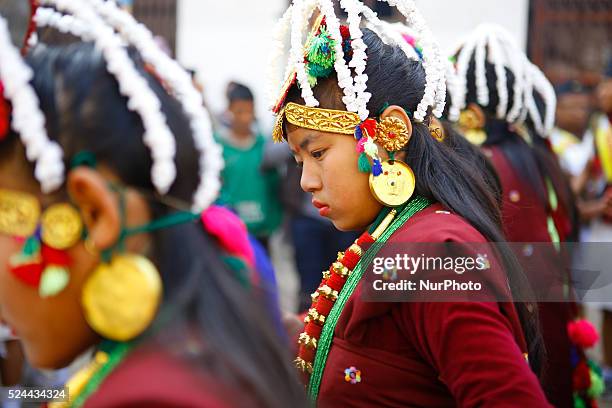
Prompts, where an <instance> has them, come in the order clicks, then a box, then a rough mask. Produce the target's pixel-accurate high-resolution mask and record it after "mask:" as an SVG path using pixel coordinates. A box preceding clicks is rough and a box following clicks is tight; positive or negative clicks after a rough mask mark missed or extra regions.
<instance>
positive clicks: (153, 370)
mask: <svg viewBox="0 0 612 408" xmlns="http://www.w3.org/2000/svg"><path fill="white" fill-rule="evenodd" d="M243 391H244V390H239V389H229V388H228V387H227V386H225V385H224V384H222V383H221V382H220V381H218V380H217V379H215V378H213V377H212V376H210V375H208V374H206V373H196V372H194V370H193V368H192V367H189V366H188V365H187V363H185V362H184V361H182V360H179V359H178V358H176V357H173V356H171V355H169V354H168V353H167V352H163V351H161V350H159V349H158V348H157V349H154V348H151V347H143V348H139V349H135V350H134V351H132V352H131V353H130V354H129V355H128V356H127V357H126V358H125V360H124V361H122V362H121V363H120V364H119V365H118V366H117V367H116V368H115V369H114V370H113V372H112V373H111V374H110V375H109V376H108V377H107V378H106V379H105V380H104V381H103V382H102V384H101V385H100V387H99V388H98V389H97V390H96V392H94V393H93V394H92V395H91V396H90V397H89V398H88V399H87V400H86V401H85V404H84V407H85V408H110V407H121V408H129V407H133V408H141V407H147V408H170V407H176V408H192V407H202V408H230V407H232V408H242V407H255V406H257V405H255V404H254V403H253V402H252V400H251V401H249V399H248V398H245V394H244V392H243Z"/></svg>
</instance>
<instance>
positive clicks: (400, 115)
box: [380, 105, 412, 142]
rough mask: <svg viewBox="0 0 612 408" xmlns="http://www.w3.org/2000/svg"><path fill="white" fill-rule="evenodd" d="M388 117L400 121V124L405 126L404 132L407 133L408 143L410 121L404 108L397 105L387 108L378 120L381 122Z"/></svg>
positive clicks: (410, 128)
mask: <svg viewBox="0 0 612 408" xmlns="http://www.w3.org/2000/svg"><path fill="white" fill-rule="evenodd" d="M388 117H394V118H397V119H400V120H401V121H402V122H404V124H406V130H407V132H408V142H409V141H410V138H411V137H412V121H411V120H410V118H409V117H408V114H407V113H406V111H405V110H404V108H402V107H401V106H398V105H391V106H388V107H387V108H386V109H385V110H384V111H383V113H382V114H381V115H380V120H383V119H385V118H388Z"/></svg>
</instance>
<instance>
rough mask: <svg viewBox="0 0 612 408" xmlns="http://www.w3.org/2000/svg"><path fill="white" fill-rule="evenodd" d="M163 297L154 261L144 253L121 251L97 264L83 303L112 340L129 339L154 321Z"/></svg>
mask: <svg viewBox="0 0 612 408" xmlns="http://www.w3.org/2000/svg"><path fill="white" fill-rule="evenodd" d="M161 297H162V281H161V278H160V276H159V272H158V271H157V268H156V267H155V265H153V263H152V262H151V261H149V260H148V259H147V258H145V257H143V256H140V255H134V254H122V255H116V256H114V257H113V258H112V260H111V261H110V262H108V263H102V264H100V265H98V267H97V268H96V269H95V270H94V272H93V273H92V275H91V276H90V277H89V279H88V280H87V282H86V283H85V285H84V287H83V293H82V304H83V309H84V312H85V318H86V319H87V322H88V323H89V325H90V327H91V328H92V329H93V330H95V331H96V332H97V333H98V334H100V335H101V336H102V337H105V338H107V339H110V340H116V341H127V340H131V339H133V338H135V337H137V336H139V335H140V334H142V333H143V332H144V331H145V330H146V329H147V328H148V327H149V326H150V325H151V322H153V319H154V318H155V315H156V313H157V309H158V307H159V304H160V302H161Z"/></svg>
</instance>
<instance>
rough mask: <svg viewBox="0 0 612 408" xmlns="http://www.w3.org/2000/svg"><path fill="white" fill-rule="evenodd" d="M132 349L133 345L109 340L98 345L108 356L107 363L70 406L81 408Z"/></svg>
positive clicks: (93, 376)
mask: <svg viewBox="0 0 612 408" xmlns="http://www.w3.org/2000/svg"><path fill="white" fill-rule="evenodd" d="M133 347H134V344H133V343H118V342H114V341H110V340H107V341H103V342H102V343H101V344H100V347H99V350H100V351H103V352H105V353H107V354H108V361H107V362H106V363H105V364H104V365H103V366H102V367H100V368H99V369H98V371H96V372H95V373H94V374H93V375H92V376H91V378H90V379H89V381H87V384H86V385H85V387H84V388H83V391H82V392H81V393H80V394H79V395H77V397H76V398H75V399H74V402H73V403H72V405H71V406H72V407H73V408H80V407H82V406H83V404H85V402H86V401H87V398H89V397H90V396H91V394H93V393H94V392H96V391H97V390H98V388H99V387H100V385H101V384H102V382H103V381H104V380H105V379H106V377H108V375H109V374H110V373H112V372H113V370H114V369H115V367H117V366H118V365H119V364H120V363H121V362H122V361H123V359H124V358H125V357H126V356H127V355H128V353H129V352H130V350H132V348H133ZM94 358H95V356H94ZM69 391H70V390H69Z"/></svg>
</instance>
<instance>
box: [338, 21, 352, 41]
mask: <svg viewBox="0 0 612 408" xmlns="http://www.w3.org/2000/svg"><path fill="white" fill-rule="evenodd" d="M340 34H341V35H342V39H343V40H350V38H351V32H350V30H349V28H348V26H346V25H344V24H343V25H341V26H340Z"/></svg>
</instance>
